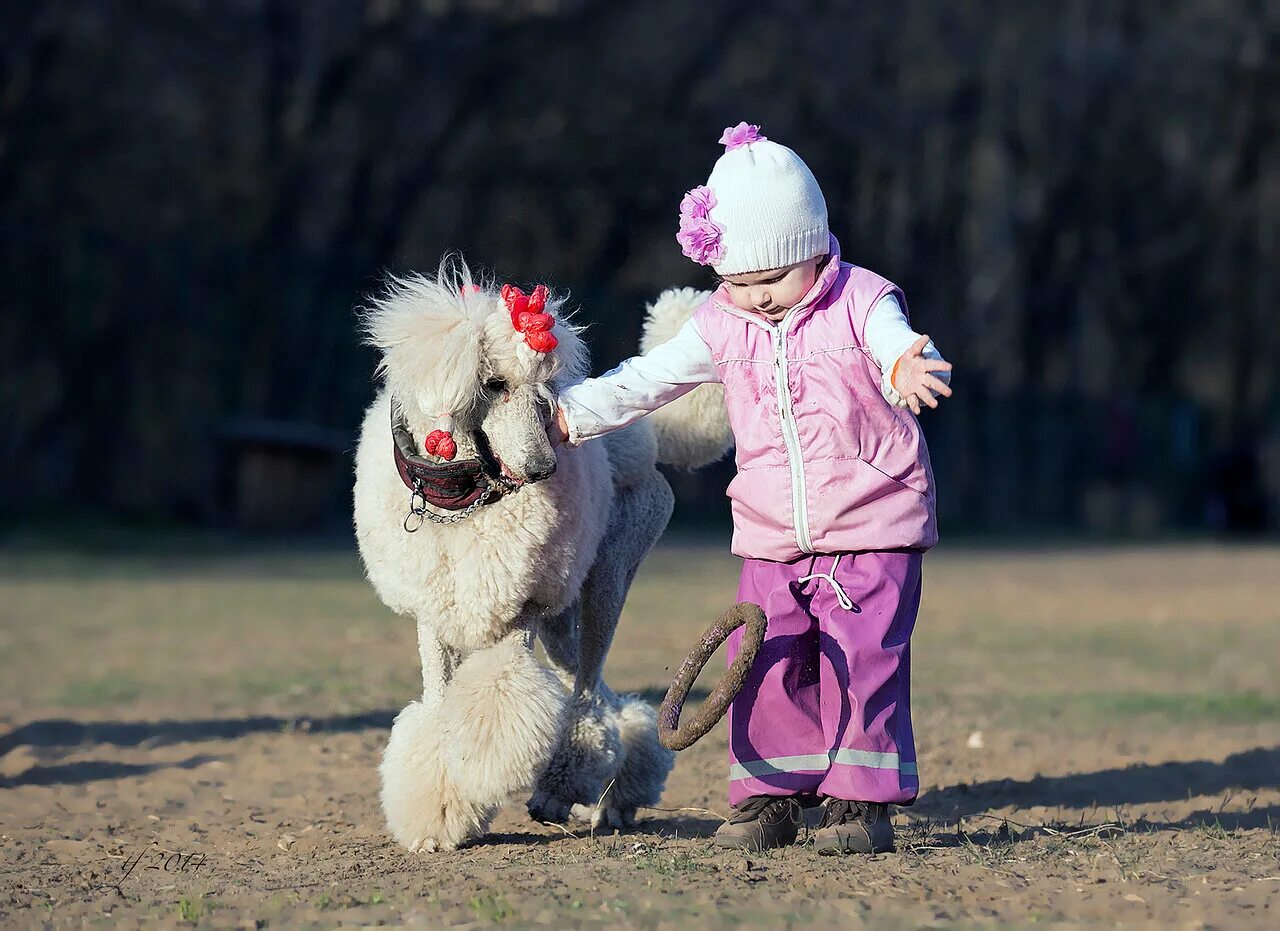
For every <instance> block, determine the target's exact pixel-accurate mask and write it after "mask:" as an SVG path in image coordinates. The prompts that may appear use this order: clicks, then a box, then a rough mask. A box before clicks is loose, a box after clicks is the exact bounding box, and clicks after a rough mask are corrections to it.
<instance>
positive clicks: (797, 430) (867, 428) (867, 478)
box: [694, 236, 938, 562]
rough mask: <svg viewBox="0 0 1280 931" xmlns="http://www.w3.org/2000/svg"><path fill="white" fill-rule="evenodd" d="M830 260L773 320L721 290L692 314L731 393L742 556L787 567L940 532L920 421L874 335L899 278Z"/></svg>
mask: <svg viewBox="0 0 1280 931" xmlns="http://www.w3.org/2000/svg"><path fill="white" fill-rule="evenodd" d="M839 250H840V247H839V243H837V242H836V240H835V237H834V236H833V237H831V259H830V261H828V262H827V265H826V267H825V268H824V269H823V272H822V274H821V276H820V277H819V279H818V281H817V282H816V283H815V284H814V286H813V288H812V289H811V290H810V291H809V293H808V294H807V295H805V297H804V299H803V300H802V301H801V302H800V303H799V304H797V305H796V306H795V307H794V308H793V309H792V310H791V312H790V313H789V314H788V316H787V317H786V318H785V319H784V320H783V321H782V322H780V323H779V324H777V325H774V324H771V323H769V322H768V321H765V320H763V319H762V318H759V317H756V316H753V315H752V314H749V313H746V312H745V311H741V310H738V309H736V308H735V307H734V306H733V304H732V302H731V301H730V300H729V298H728V296H727V294H726V293H725V291H724V290H723V288H722V289H721V290H719V291H717V292H716V293H715V294H713V295H712V296H711V298H710V299H709V300H707V301H706V302H705V303H704V304H702V306H700V307H699V308H698V309H697V310H696V311H694V319H695V320H696V321H697V326H698V331H699V332H700V333H701V334H702V337H703V339H704V340H706V342H707V344H708V346H710V348H711V354H712V357H713V358H714V359H715V364H716V371H717V372H718V373H719V376H720V381H721V382H722V383H723V384H724V387H725V402H726V403H727V405H728V409H729V423H730V424H731V425H732V427H733V434H734V438H735V440H736V443H737V454H736V455H737V466H738V474H737V475H736V476H735V477H734V479H733V481H732V482H730V483H729V488H728V491H727V494H728V495H729V498H730V499H731V501H732V507H733V547H732V549H733V552H734V553H735V554H737V555H738V556H744V557H750V558H755V559H770V560H774V561H778V562H787V561H790V560H793V559H797V558H799V557H800V556H803V555H805V554H807V553H843V552H850V551H856V550H886V549H898V548H902V547H909V548H914V549H927V548H928V547H930V546H932V545H933V544H934V543H936V542H937V540H938V530H937V518H936V516H935V511H934V490H933V471H932V469H931V468H930V466H929V450H928V448H927V447H926V446H925V441H924V436H923V435H922V434H921V432H920V424H919V423H918V422H917V421H916V418H915V415H913V414H912V413H911V412H910V411H908V410H905V409H903V408H898V407H895V406H893V405H892V404H890V403H889V402H888V401H886V400H885V398H884V395H883V394H881V392H880V377H881V373H880V369H879V367H878V366H877V365H876V363H875V361H874V360H873V359H872V358H871V354H870V352H869V350H868V349H867V348H866V345H865V342H864V339H863V330H864V328H865V326H866V322H867V315H868V314H869V313H870V312H871V309H872V308H873V307H874V306H875V304H876V302H877V301H878V300H880V298H881V297H883V296H884V295H885V294H888V293H890V292H892V293H894V294H895V295H896V296H897V298H898V300H899V301H900V302H901V303H902V306H903V309H904V311H905V309H906V300H905V298H904V297H903V295H902V292H901V291H900V290H899V289H898V287H897V286H896V285H894V284H893V283H891V282H889V281H887V280H885V279H884V278H882V277H880V276H879V275H877V274H875V273H874V272H870V271H868V270H867V269H865V268H859V267H857V266H856V265H850V264H848V263H847V262H841V261H840V251H839Z"/></svg>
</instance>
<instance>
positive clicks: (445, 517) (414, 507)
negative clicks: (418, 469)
mask: <svg viewBox="0 0 1280 931" xmlns="http://www.w3.org/2000/svg"><path fill="white" fill-rule="evenodd" d="M485 481H486V482H488V483H489V486H488V487H487V488H486V489H485V490H484V491H482V492H481V493H480V497H479V498H476V500H474V501H472V502H471V503H470V504H468V505H467V506H466V507H465V508H463V509H462V510H461V511H455V512H454V513H452V514H437V513H436V512H435V511H432V510H429V509H428V508H427V499H426V496H425V495H423V493H422V480H421V479H414V482H413V491H411V492H410V493H409V513H408V514H406V515H405V516H404V529H405V530H406V531H407V532H409V533H417V532H418V530H420V529H421V528H422V525H423V524H424V523H425V522H426V521H431V523H433V524H456V523H458V521H461V520H466V519H467V518H468V517H470V516H471V515H472V514H474V513H475V512H476V511H478V510H479V509H480V508H482V507H484V506H485V505H486V504H488V503H489V499H490V498H492V497H493V493H494V492H495V491H497V490H498V486H497V485H496V484H494V482H493V481H492V480H491V479H489V478H488V477H486V478H485ZM502 485H503V491H505V492H506V493H508V494H514V493H515V492H517V491H519V490H520V488H521V487H522V486H521V485H520V484H519V483H517V482H508V481H503V482H502ZM415 517H416V518H417V521H416V522H414V523H412V526H411V525H410V523H411V522H412V521H413V519H414V518H415Z"/></svg>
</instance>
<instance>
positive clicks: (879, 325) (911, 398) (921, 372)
mask: <svg viewBox="0 0 1280 931" xmlns="http://www.w3.org/2000/svg"><path fill="white" fill-rule="evenodd" d="M866 340H867V348H868V349H870V350H871V357H872V358H873V359H874V360H875V362H876V365H878V366H880V371H881V372H883V373H884V374H883V377H882V378H881V380H880V390H881V392H883V394H884V396H885V398H886V399H887V400H888V401H889V403H890V404H895V405H897V406H898V407H906V408H910V410H911V413H913V414H919V413H920V409H921V406H922V405H923V406H927V407H935V408H936V407H937V406H938V398H939V397H944V398H949V397H951V387H950V385H951V363H950V362H947V361H946V360H945V359H943V358H942V353H940V352H938V347H937V346H935V345H933V341H932V340H931V339H929V337H928V336H922V335H921V334H919V333H917V332H916V331H915V330H913V329H911V324H909V323H908V322H907V315H906V314H905V313H903V312H902V305H901V304H900V303H898V299H897V298H896V297H894V296H893V295H892V294H889V295H886V296H885V297H883V298H881V299H880V300H879V302H877V303H876V306H875V307H873V308H872V309H871V313H870V315H869V316H868V317H867V327H866Z"/></svg>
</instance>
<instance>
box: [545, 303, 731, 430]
mask: <svg viewBox="0 0 1280 931" xmlns="http://www.w3.org/2000/svg"><path fill="white" fill-rule="evenodd" d="M717 380H718V379H717V377H716V366H715V362H714V360H713V359H712V357H711V349H710V348H709V347H708V346H707V343H706V341H705V340H704V339H703V338H702V334H701V333H699V332H698V328H697V326H696V325H695V324H694V321H693V320H690V321H688V322H687V323H686V324H685V325H684V326H683V327H681V328H680V330H679V332H677V333H676V335H675V336H673V337H672V338H671V339H669V340H667V341H666V342H665V343H661V344H659V345H657V346H654V347H653V348H652V349H650V350H649V351H648V352H647V353H645V354H644V355H642V356H633V357H632V358H630V359H627V360H626V361H625V362H623V363H622V364H621V365H619V366H618V367H617V368H615V369H613V370H612V371H609V372H606V373H605V374H603V375H601V376H600V377H599V378H588V379H586V380H585V381H580V382H578V383H577V384H576V385H571V386H569V387H568V388H566V389H565V390H564V391H562V392H560V399H559V401H560V403H559V405H558V408H557V411H556V419H555V422H554V423H553V424H551V425H550V426H549V427H548V428H547V433H548V435H550V437H551V441H552V443H563V442H568V443H569V444H571V445H573V446H577V445H578V444H580V443H583V442H585V441H587V440H590V439H594V438H595V437H598V436H603V435H604V434H606V433H609V432H611V431H613V430H618V429H621V428H622V427H625V426H627V425H628V424H632V423H634V422H635V421H637V420H639V419H640V418H641V417H643V416H644V415H645V414H648V413H651V412H653V411H655V410H657V409H658V408H659V407H662V405H664V404H668V403H670V402H671V401H674V400H675V399H676V398H679V397H683V396H684V395H686V394H688V393H689V392H690V391H692V390H693V389H694V388H696V387H697V386H698V385H701V384H705V383H707V382H712V381H717Z"/></svg>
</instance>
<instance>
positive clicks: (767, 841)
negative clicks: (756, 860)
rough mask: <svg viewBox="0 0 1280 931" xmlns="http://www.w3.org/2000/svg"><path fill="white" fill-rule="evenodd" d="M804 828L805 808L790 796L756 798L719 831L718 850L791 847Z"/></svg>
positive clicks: (742, 806) (740, 806) (737, 811)
mask: <svg viewBox="0 0 1280 931" xmlns="http://www.w3.org/2000/svg"><path fill="white" fill-rule="evenodd" d="M803 825H804V809H803V808H801V807H800V803H799V802H798V801H796V800H795V799H794V798H792V797H791V796H789V795H781V796H779V795H756V796H752V797H751V798H749V799H747V800H746V801H745V802H743V803H742V804H741V805H739V806H738V807H737V808H735V809H734V811H733V814H732V815H730V816H729V820H728V821H726V822H725V823H724V824H722V825H720V827H719V828H717V829H716V834H715V837H713V838H712V843H714V844H715V845H716V846H717V847H733V848H740V849H746V850H756V851H759V850H770V849H772V848H774V847H789V846H791V845H792V844H794V843H795V842H796V835H797V834H799V833H800V828H801V826H803Z"/></svg>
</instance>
